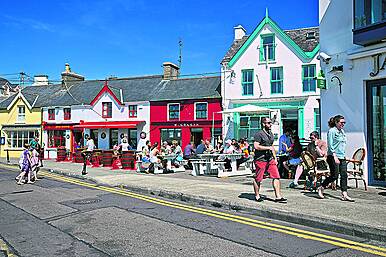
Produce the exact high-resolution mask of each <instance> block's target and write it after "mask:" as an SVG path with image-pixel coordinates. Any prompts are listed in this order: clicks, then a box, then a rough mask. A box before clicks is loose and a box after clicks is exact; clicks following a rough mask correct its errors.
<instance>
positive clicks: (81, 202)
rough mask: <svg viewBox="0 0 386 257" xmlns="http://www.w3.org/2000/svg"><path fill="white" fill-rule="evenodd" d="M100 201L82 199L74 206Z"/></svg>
mask: <svg viewBox="0 0 386 257" xmlns="http://www.w3.org/2000/svg"><path fill="white" fill-rule="evenodd" d="M100 201H101V200H100V199H82V200H78V201H75V202H74V204H92V203H99V202H100Z"/></svg>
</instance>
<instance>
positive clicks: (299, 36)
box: [221, 27, 319, 63]
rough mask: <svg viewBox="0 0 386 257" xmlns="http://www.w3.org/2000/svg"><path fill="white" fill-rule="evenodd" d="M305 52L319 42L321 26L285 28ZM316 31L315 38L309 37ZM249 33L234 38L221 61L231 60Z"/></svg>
mask: <svg viewBox="0 0 386 257" xmlns="http://www.w3.org/2000/svg"><path fill="white" fill-rule="evenodd" d="M283 31H284V33H286V34H287V35H288V36H289V37H290V38H291V39H292V40H293V41H294V42H295V43H296V44H297V45H298V46H299V47H300V48H301V49H302V50H303V51H304V52H312V50H314V49H315V47H316V46H317V45H318V44H319V27H309V28H301V29H291V30H283ZM310 32H311V33H312V32H313V33H314V36H315V38H313V39H307V35H308V33H310ZM248 38H249V35H245V36H244V37H243V38H241V39H239V40H234V41H233V43H232V45H231V47H230V48H229V49H228V51H227V53H226V54H225V56H224V58H223V59H222V61H221V63H227V62H229V61H230V60H231V59H232V57H233V56H234V55H235V54H236V53H237V51H238V50H239V49H240V48H241V47H242V45H243V44H244V43H245V42H246V41H247V39H248Z"/></svg>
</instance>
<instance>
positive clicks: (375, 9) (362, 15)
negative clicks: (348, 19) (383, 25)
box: [354, 0, 386, 29]
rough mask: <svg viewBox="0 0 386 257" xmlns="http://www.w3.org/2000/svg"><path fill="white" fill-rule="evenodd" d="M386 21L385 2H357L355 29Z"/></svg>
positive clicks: (369, 0) (355, 5) (379, 0)
mask: <svg viewBox="0 0 386 257" xmlns="http://www.w3.org/2000/svg"><path fill="white" fill-rule="evenodd" d="M384 21H386V1H385V0H355V1H354V27H355V29H358V28H362V27H366V26H370V25H372V24H376V23H380V22H384Z"/></svg>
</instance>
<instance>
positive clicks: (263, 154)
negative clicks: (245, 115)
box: [254, 129, 274, 161]
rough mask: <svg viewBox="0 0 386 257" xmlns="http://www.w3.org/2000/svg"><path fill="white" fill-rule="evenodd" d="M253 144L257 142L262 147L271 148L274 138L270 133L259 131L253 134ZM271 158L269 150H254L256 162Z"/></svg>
mask: <svg viewBox="0 0 386 257" xmlns="http://www.w3.org/2000/svg"><path fill="white" fill-rule="evenodd" d="M254 138H255V142H258V143H259V144H260V145H262V146H272V144H273V141H274V137H273V134H272V132H271V131H269V132H266V131H265V130H263V129H261V130H259V131H257V132H256V134H255V137H254ZM272 158H273V154H272V151H271V150H256V149H255V160H257V161H269V160H271V159H272Z"/></svg>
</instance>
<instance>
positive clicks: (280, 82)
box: [221, 12, 320, 140]
mask: <svg viewBox="0 0 386 257" xmlns="http://www.w3.org/2000/svg"><path fill="white" fill-rule="evenodd" d="M234 29H235V30H234V32H235V38H234V41H233V43H232V46H231V47H230V49H229V50H228V52H227V54H226V55H225V57H224V58H223V60H222V62H221V64H222V68H221V71H222V74H223V78H222V92H221V94H222V96H223V108H224V110H225V112H227V111H230V110H231V109H233V108H236V107H241V106H245V105H247V104H250V105H256V106H259V107H265V108H269V109H270V110H268V111H266V112H263V113H252V114H251V113H234V114H231V115H230V116H229V115H224V117H223V128H224V129H223V131H224V137H225V138H245V137H246V138H248V139H250V140H252V138H253V136H254V134H255V132H256V131H257V130H258V129H260V118H261V116H267V115H271V118H272V119H274V120H275V122H274V126H273V132H274V134H275V136H276V138H278V137H279V136H280V134H281V133H283V130H284V129H285V128H287V127H290V128H292V129H293V130H294V131H295V133H297V134H298V135H299V136H300V137H301V138H302V137H308V135H309V133H310V132H312V131H314V130H319V128H320V123H319V89H318V88H317V86H316V80H315V77H316V76H317V73H318V72H319V70H320V66H319V61H318V60H317V59H316V56H317V53H318V50H319V29H318V27H311V28H301V29H293V30H282V29H281V28H280V27H279V26H278V25H277V24H276V23H275V22H274V21H273V20H272V19H271V18H270V17H269V16H268V12H267V14H266V16H265V17H264V19H263V20H262V21H261V22H260V23H259V24H258V26H257V27H256V29H255V30H254V31H253V32H252V33H251V34H250V35H246V34H245V32H246V31H245V29H244V28H243V27H242V26H241V25H239V26H237V27H235V28H234Z"/></svg>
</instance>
